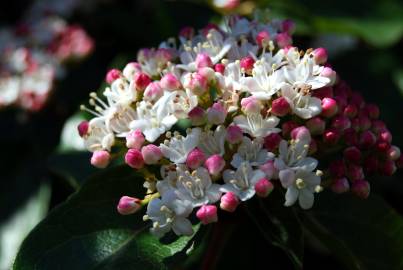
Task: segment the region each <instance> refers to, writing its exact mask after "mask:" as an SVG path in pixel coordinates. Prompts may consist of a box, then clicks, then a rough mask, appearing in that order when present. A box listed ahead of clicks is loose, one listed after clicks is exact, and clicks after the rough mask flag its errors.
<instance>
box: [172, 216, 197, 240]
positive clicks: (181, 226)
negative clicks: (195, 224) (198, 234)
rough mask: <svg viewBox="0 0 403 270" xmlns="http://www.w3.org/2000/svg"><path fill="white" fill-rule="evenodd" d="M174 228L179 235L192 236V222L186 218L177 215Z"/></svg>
mask: <svg viewBox="0 0 403 270" xmlns="http://www.w3.org/2000/svg"><path fill="white" fill-rule="evenodd" d="M172 230H173V231H174V233H176V234H177V235H187V236H191V235H192V234H193V228H192V223H190V221H189V220H188V219H186V218H183V217H177V218H175V220H174V223H173V225H172Z"/></svg>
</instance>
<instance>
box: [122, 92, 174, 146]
mask: <svg viewBox="0 0 403 270" xmlns="http://www.w3.org/2000/svg"><path fill="white" fill-rule="evenodd" d="M174 95H175V93H174V92H172V93H168V92H166V93H165V94H164V96H162V97H161V98H160V99H159V100H158V101H157V102H156V103H155V104H154V105H152V104H150V103H147V102H144V101H143V102H141V103H140V104H139V105H138V107H137V117H138V119H137V120H133V121H132V122H131V123H130V129H131V130H136V129H140V130H141V131H142V132H143V133H144V136H145V138H146V140H147V141H149V142H154V141H155V140H156V139H158V137H159V136H160V135H161V134H163V133H164V132H166V131H167V130H169V129H171V127H172V126H173V125H174V124H175V123H176V122H177V121H178V119H177V118H176V117H175V116H174V115H173V114H172V107H171V106H169V105H170V101H171V100H172V97H173V96H174Z"/></svg>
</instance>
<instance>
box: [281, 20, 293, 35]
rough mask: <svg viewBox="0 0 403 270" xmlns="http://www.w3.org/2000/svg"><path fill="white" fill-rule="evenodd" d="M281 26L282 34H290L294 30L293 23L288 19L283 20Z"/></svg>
mask: <svg viewBox="0 0 403 270" xmlns="http://www.w3.org/2000/svg"><path fill="white" fill-rule="evenodd" d="M281 26H282V30H283V32H287V33H288V34H292V33H293V32H294V30H295V23H294V21H292V20H290V19H287V20H284V21H283V22H282V25H281Z"/></svg>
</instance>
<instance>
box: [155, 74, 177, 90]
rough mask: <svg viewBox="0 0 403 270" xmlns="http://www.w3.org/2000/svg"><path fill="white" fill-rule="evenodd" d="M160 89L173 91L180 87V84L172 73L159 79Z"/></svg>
mask: <svg viewBox="0 0 403 270" xmlns="http://www.w3.org/2000/svg"><path fill="white" fill-rule="evenodd" d="M160 84H161V87H162V88H164V89H168V90H175V89H179V88H180V87H181V83H180V82H179V80H178V78H176V76H175V75H173V74H172V73H168V74H165V75H164V76H163V77H162V78H161V82H160Z"/></svg>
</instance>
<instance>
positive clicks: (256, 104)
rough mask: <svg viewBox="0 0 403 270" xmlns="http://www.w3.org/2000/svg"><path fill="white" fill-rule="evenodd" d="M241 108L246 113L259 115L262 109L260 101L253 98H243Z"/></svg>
mask: <svg viewBox="0 0 403 270" xmlns="http://www.w3.org/2000/svg"><path fill="white" fill-rule="evenodd" d="M241 106H242V110H243V111H244V112H245V113H259V112H260V109H261V108H262V104H261V103H260V101H259V100H257V99H256V98H255V97H253V96H250V97H246V98H243V99H242V100H241Z"/></svg>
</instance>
